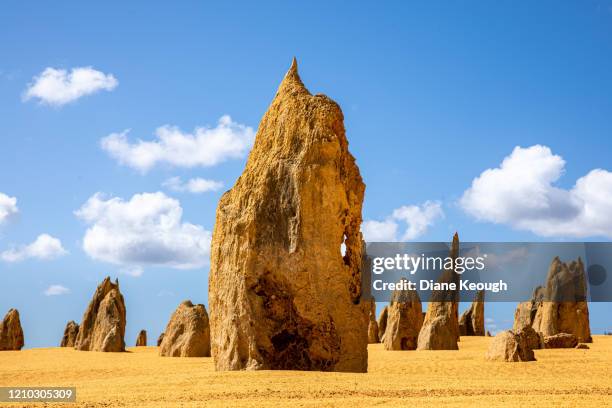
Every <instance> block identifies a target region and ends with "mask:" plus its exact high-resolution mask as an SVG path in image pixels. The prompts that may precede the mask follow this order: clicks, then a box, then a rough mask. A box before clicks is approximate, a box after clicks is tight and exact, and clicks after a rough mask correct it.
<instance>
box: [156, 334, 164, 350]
mask: <svg viewBox="0 0 612 408" xmlns="http://www.w3.org/2000/svg"><path fill="white" fill-rule="evenodd" d="M163 340H164V333H163V332H162V334H160V335H159V337H158V338H157V347H159V346H161V344H162V341H163Z"/></svg>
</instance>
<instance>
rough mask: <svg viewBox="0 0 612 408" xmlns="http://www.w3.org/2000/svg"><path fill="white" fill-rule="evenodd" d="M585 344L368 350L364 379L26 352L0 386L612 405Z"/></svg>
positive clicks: (166, 402)
mask: <svg viewBox="0 0 612 408" xmlns="http://www.w3.org/2000/svg"><path fill="white" fill-rule="evenodd" d="M593 337H594V342H593V344H591V345H590V347H591V349H590V350H576V349H556V350H535V353H536V358H537V359H538V361H536V362H529V363H496V362H487V361H485V360H484V354H485V351H486V349H487V346H488V344H489V342H490V341H491V338H488V337H462V338H461V341H460V343H459V347H460V350H459V351H385V350H384V349H383V345H382V344H370V345H369V371H368V373H366V374H357V373H322V372H300V371H234V372H215V371H214V364H213V361H212V358H210V357H202V358H170V357H159V356H158V348H157V347H138V348H136V347H134V348H128V352H127V353H99V352H83V351H76V350H73V349H67V348H47V349H26V350H22V351H3V352H0V385H2V386H44V385H46V386H75V387H76V388H77V401H78V402H77V404H65V405H64V406H71V407H74V406H82V407H115V406H119V407H134V406H138V407H162V406H163V407H175V406H176V407H179V406H180V407H197V406H248V407H251V406H252V407H255V406H257V407H259V406H274V407H281V406H282V407H284V406H313V407H314V406H349V407H353V408H354V407H356V406H373V405H376V406H407V405H411V406H432V405H435V406H474V405H481V406H488V407H491V406H493V407H495V406H538V407H564V406H568V407H569V406H572V407H574V406H606V405H607V406H612V336H593ZM0 405H1V404H0ZM5 406H11V407H15V406H36V407H40V406H45V405H44V404H40V403H37V404H29V405H28V404H25V405H18V404H5ZM48 406H53V407H57V406H62V404H48Z"/></svg>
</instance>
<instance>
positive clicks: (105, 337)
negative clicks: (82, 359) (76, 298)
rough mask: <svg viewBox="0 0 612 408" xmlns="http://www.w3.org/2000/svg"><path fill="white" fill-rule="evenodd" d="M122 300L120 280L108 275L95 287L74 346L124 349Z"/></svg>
mask: <svg viewBox="0 0 612 408" xmlns="http://www.w3.org/2000/svg"><path fill="white" fill-rule="evenodd" d="M125 323H126V321H125V303H124V301H123V295H122V294H121V292H120V291H119V281H118V280H117V281H115V283H113V282H111V280H110V278H109V277H106V278H105V279H104V281H102V283H101V284H100V285H98V287H97V288H96V292H95V293H94V295H93V299H92V300H91V302H89V306H87V310H85V314H83V321H82V322H81V325H80V327H79V334H78V335H77V339H76V343H75V345H74V348H75V349H77V350H84V351H107V352H119V351H125V340H124V336H125Z"/></svg>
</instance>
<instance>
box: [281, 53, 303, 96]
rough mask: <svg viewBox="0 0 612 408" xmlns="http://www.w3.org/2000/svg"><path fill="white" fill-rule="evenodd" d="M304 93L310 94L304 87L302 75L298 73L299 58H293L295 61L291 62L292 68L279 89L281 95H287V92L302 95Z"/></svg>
mask: <svg viewBox="0 0 612 408" xmlns="http://www.w3.org/2000/svg"><path fill="white" fill-rule="evenodd" d="M304 91H305V92H308V90H307V89H306V87H305V86H304V83H303V82H302V79H301V78H300V74H299V73H298V63H297V58H295V57H293V60H292V61H291V66H290V67H289V70H288V71H287V73H286V74H285V78H284V79H283V82H281V84H280V86H279V88H278V92H279V93H286V92H289V93H293V92H300V93H302V92H304Z"/></svg>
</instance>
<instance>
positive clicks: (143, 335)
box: [136, 330, 147, 347]
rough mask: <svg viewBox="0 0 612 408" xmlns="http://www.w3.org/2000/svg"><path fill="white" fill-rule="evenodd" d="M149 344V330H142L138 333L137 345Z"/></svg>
mask: <svg viewBox="0 0 612 408" xmlns="http://www.w3.org/2000/svg"><path fill="white" fill-rule="evenodd" d="M146 346H147V331H146V330H141V331H140V333H138V337H136V347H146Z"/></svg>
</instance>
